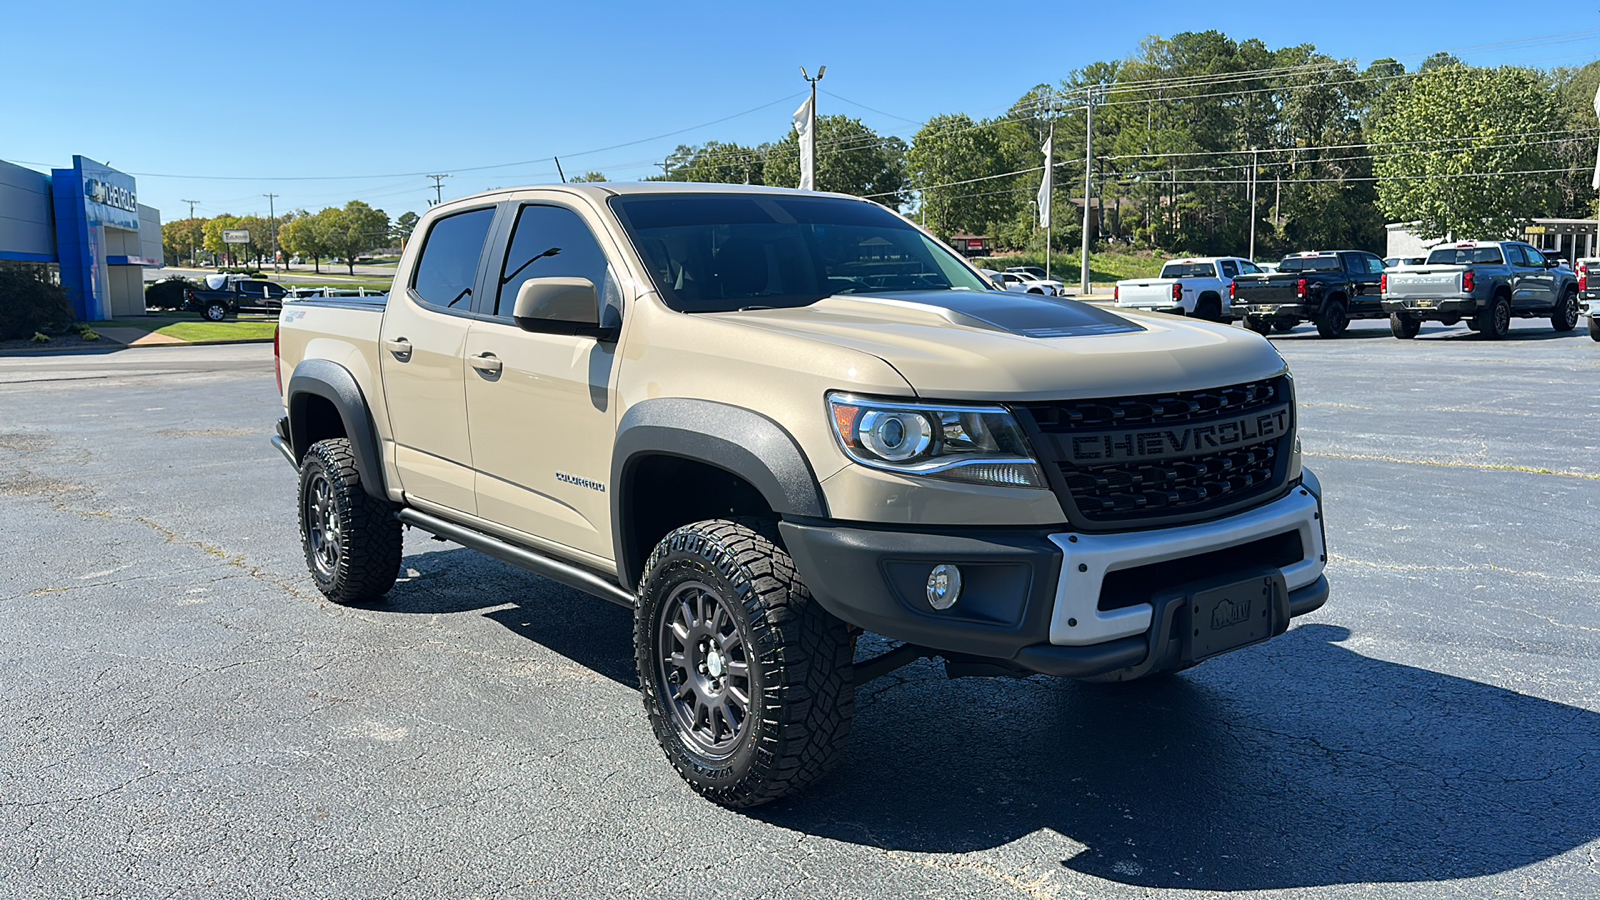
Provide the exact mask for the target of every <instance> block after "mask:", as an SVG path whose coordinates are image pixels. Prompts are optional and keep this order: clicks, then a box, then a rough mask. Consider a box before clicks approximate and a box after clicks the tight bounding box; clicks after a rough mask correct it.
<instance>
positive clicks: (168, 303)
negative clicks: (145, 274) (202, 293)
mask: <svg viewBox="0 0 1600 900" xmlns="http://www.w3.org/2000/svg"><path fill="white" fill-rule="evenodd" d="M199 287H202V285H201V283H200V282H198V281H194V280H192V279H189V278H185V277H183V276H182V275H168V276H167V277H166V278H163V279H161V280H160V281H157V282H155V283H153V284H150V285H148V286H146V287H145V289H144V308H145V309H182V308H183V292H184V291H186V290H188V289H190V288H199Z"/></svg>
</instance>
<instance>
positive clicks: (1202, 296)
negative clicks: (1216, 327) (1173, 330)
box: [1112, 256, 1261, 322]
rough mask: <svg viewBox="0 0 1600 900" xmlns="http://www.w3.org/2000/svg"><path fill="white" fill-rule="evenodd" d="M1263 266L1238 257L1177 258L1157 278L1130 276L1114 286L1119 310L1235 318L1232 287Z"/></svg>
mask: <svg viewBox="0 0 1600 900" xmlns="http://www.w3.org/2000/svg"><path fill="white" fill-rule="evenodd" d="M1260 273H1261V269H1260V267H1259V266H1257V265H1256V264H1255V263H1253V262H1251V261H1250V260H1248V259H1240V258H1238V257H1236V256H1226V257H1204V258H1201V259H1175V260H1172V261H1171V262H1169V263H1166V264H1165V265H1163V266H1162V267H1161V274H1160V275H1159V276H1158V277H1156V278H1129V279H1125V280H1123V281H1119V282H1117V284H1116V287H1114V288H1113V289H1112V299H1113V301H1114V302H1115V304H1116V306H1117V308H1118V309H1142V310H1147V311H1149V312H1164V313H1173V314H1176V315H1181V316H1196V317H1199V318H1202V319H1210V320H1211V321H1213V322H1225V321H1227V320H1229V319H1231V318H1232V317H1233V311H1232V308H1231V300H1230V298H1231V296H1232V291H1231V286H1232V284H1233V280H1234V279H1235V278H1237V277H1238V276H1240V275H1258V274H1260Z"/></svg>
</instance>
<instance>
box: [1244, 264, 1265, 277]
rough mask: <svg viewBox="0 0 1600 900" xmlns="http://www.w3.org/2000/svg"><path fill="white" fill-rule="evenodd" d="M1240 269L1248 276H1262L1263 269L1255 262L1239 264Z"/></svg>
mask: <svg viewBox="0 0 1600 900" xmlns="http://www.w3.org/2000/svg"><path fill="white" fill-rule="evenodd" d="M1239 267H1240V268H1241V269H1243V270H1244V273H1245V274H1246V275H1260V274H1261V267H1260V266H1258V265H1256V264H1255V263H1253V262H1241V263H1239Z"/></svg>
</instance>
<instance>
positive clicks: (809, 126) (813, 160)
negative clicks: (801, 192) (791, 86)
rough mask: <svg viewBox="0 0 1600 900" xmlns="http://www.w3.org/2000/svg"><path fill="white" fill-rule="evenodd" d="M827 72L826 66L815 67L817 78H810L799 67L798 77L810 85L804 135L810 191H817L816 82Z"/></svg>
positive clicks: (804, 68)
mask: <svg viewBox="0 0 1600 900" xmlns="http://www.w3.org/2000/svg"><path fill="white" fill-rule="evenodd" d="M827 71H828V67H827V66H817V77H815V78H812V77H811V76H810V75H807V74H806V67H805V66H801V67H800V77H801V78H804V79H805V80H806V81H809V82H810V83H811V114H810V116H809V117H808V121H807V122H806V134H808V135H810V136H811V140H810V141H809V142H808V143H809V144H810V146H809V147H807V148H806V150H807V155H808V156H809V157H810V165H809V166H808V167H807V168H809V169H810V170H811V181H812V184H811V189H812V190H816V189H817V185H816V180H817V82H819V81H821V80H822V76H823V74H824V73H826V72H827Z"/></svg>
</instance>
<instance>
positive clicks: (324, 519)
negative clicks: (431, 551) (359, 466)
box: [300, 438, 401, 603]
mask: <svg viewBox="0 0 1600 900" xmlns="http://www.w3.org/2000/svg"><path fill="white" fill-rule="evenodd" d="M300 543H301V545H302V548H303V549H304V550H305V556H306V568H307V569H309V570H310V572H311V580H312V581H313V582H315V583H316V585H317V590H319V591H321V592H322V593H323V595H324V596H326V597H327V598H328V599H329V600H332V601H333V602H335V603H368V602H371V601H373V600H376V599H378V598H379V597H382V596H383V595H384V594H385V593H387V592H388V590H389V588H391V587H393V586H394V580H395V577H396V576H397V575H399V573H400V544H401V534H400V520H399V519H396V518H395V516H394V506H393V505H392V504H390V503H389V502H387V501H385V500H380V499H378V498H376V497H373V496H372V495H371V494H368V493H367V491H366V488H364V487H363V486H362V484H361V475H360V473H359V472H357V471H356V461H355V451H354V449H353V448H352V447H351V445H350V441H349V440H348V439H346V438H333V439H329V440H323V441H318V442H316V443H315V444H312V445H311V446H310V447H309V448H308V449H307V450H306V453H305V456H304V457H303V458H302V459H301V460H300Z"/></svg>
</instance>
